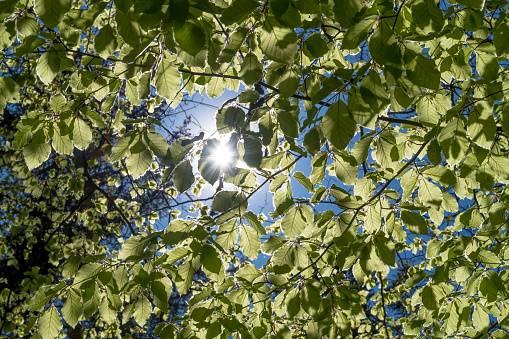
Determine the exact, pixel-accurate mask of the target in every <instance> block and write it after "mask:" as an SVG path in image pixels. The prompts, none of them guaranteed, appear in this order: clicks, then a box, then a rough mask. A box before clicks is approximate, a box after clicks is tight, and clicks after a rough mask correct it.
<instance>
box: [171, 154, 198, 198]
mask: <svg viewBox="0 0 509 339" xmlns="http://www.w3.org/2000/svg"><path fill="white" fill-rule="evenodd" d="M173 183H174V184H175V187H176V188H177V189H178V191H179V192H180V193H183V192H185V191H187V190H188V189H189V188H191V186H192V185H193V183H194V174H193V166H192V165H191V162H190V161H189V160H186V161H185V162H183V163H182V164H180V165H179V166H178V167H177V168H175V171H174V172H173Z"/></svg>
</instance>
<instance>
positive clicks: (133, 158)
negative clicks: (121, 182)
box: [125, 150, 152, 179]
mask: <svg viewBox="0 0 509 339" xmlns="http://www.w3.org/2000/svg"><path fill="white" fill-rule="evenodd" d="M151 164H152V153H151V152H150V151H149V150H144V151H143V152H140V153H135V154H131V155H130V156H129V157H128V158H127V160H126V161H125V165H126V166H127V170H128V171H129V174H130V175H132V177H133V179H138V178H139V177H141V176H142V175H143V174H145V172H146V171H147V170H148V169H149V168H150V165H151Z"/></svg>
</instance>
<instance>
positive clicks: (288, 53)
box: [237, 0, 297, 64]
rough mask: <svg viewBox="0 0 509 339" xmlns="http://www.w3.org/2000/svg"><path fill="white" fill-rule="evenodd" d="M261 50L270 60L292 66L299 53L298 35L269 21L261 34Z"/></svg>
mask: <svg viewBox="0 0 509 339" xmlns="http://www.w3.org/2000/svg"><path fill="white" fill-rule="evenodd" d="M237 1H241V0H237ZM260 48H261V49H262V51H263V53H264V54H265V56H267V57H268V58H269V59H271V60H274V61H277V62H281V63H283V64H291V63H293V61H294V57H295V53H297V34H296V33H295V32H294V31H293V30H292V29H290V28H287V27H282V26H279V25H278V24H276V23H275V22H274V21H273V20H270V19H268V20H266V21H265V24H264V27H263V30H262V31H261V33H260Z"/></svg>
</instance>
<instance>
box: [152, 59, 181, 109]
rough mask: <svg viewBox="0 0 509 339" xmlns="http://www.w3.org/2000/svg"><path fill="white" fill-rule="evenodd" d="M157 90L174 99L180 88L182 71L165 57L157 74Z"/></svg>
mask: <svg viewBox="0 0 509 339" xmlns="http://www.w3.org/2000/svg"><path fill="white" fill-rule="evenodd" d="M154 80H155V86H156V89H157V92H158V93H159V94H160V95H161V96H163V97H165V98H166V99H168V100H170V101H171V100H173V98H174V97H175V95H176V94H177V92H178V91H179V89H180V73H179V71H178V69H177V67H176V66H175V65H173V64H172V63H171V62H170V61H169V60H167V59H163V60H162V61H161V64H160V65H159V68H158V69H157V73H156V75H155V78H154Z"/></svg>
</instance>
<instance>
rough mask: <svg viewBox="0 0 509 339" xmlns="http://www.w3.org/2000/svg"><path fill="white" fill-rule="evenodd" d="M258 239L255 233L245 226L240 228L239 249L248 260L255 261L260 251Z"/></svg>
mask: <svg viewBox="0 0 509 339" xmlns="http://www.w3.org/2000/svg"><path fill="white" fill-rule="evenodd" d="M260 245H261V242H260V238H259V237H258V234H256V231H255V230H254V229H252V228H251V227H249V226H247V225H241V226H240V249H241V250H242V253H244V254H245V255H246V256H247V257H248V258H249V259H251V260H255V259H256V258H257V257H258V252H259V251H260Z"/></svg>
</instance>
